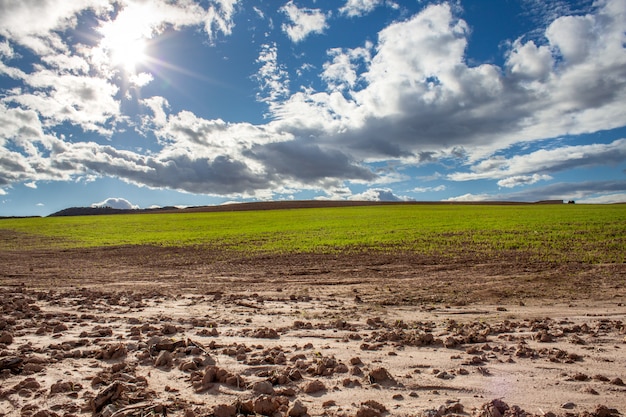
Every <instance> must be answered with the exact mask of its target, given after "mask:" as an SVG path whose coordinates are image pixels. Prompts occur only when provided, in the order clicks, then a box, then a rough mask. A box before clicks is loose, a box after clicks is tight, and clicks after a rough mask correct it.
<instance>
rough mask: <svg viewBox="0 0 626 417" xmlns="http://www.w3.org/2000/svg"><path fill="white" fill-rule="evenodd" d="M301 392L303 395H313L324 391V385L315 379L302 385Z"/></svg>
mask: <svg viewBox="0 0 626 417" xmlns="http://www.w3.org/2000/svg"><path fill="white" fill-rule="evenodd" d="M302 391H303V392H304V393H305V394H315V393H318V392H321V391H326V385H324V383H323V382H322V381H320V380H318V379H315V380H313V381H309V382H307V383H306V384H304V387H302Z"/></svg>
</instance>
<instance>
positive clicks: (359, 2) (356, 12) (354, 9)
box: [339, 0, 383, 17]
mask: <svg viewBox="0 0 626 417" xmlns="http://www.w3.org/2000/svg"><path fill="white" fill-rule="evenodd" d="M382 3H383V0H346V4H344V5H343V6H342V7H341V8H340V9H339V13H341V14H344V15H346V16H348V17H357V16H363V15H364V14H367V13H369V12H371V11H372V10H374V9H375V8H376V7H378V6H379V5H381V4H382Z"/></svg>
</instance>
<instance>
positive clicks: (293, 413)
mask: <svg viewBox="0 0 626 417" xmlns="http://www.w3.org/2000/svg"><path fill="white" fill-rule="evenodd" d="M307 411H308V408H307V407H306V406H304V405H302V403H301V402H300V400H296V401H294V403H293V405H292V406H291V408H290V409H289V411H288V413H287V414H289V417H304V416H306V415H307Z"/></svg>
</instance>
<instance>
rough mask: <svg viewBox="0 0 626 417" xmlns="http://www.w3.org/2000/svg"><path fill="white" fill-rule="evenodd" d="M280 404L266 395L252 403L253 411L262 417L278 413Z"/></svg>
mask: <svg viewBox="0 0 626 417" xmlns="http://www.w3.org/2000/svg"><path fill="white" fill-rule="evenodd" d="M280 406H281V404H280V402H279V401H278V400H277V399H276V398H274V397H270V396H267V395H261V396H260V397H258V398H256V399H255V400H254V402H253V411H254V412H255V413H257V414H261V415H263V416H272V415H274V413H276V412H277V411H278V409H279V408H280Z"/></svg>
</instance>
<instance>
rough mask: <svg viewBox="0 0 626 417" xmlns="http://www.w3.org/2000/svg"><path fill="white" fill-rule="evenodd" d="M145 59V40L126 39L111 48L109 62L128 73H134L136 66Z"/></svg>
mask: <svg viewBox="0 0 626 417" xmlns="http://www.w3.org/2000/svg"><path fill="white" fill-rule="evenodd" d="M145 59H146V40H145V39H127V40H125V41H123V42H122V41H120V42H116V43H115V44H114V45H112V48H111V62H112V63H113V65H115V66H120V67H122V68H123V69H124V70H125V71H126V72H128V73H133V74H134V73H135V72H136V70H137V66H138V65H140V64H142V63H143V62H144V61H145Z"/></svg>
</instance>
